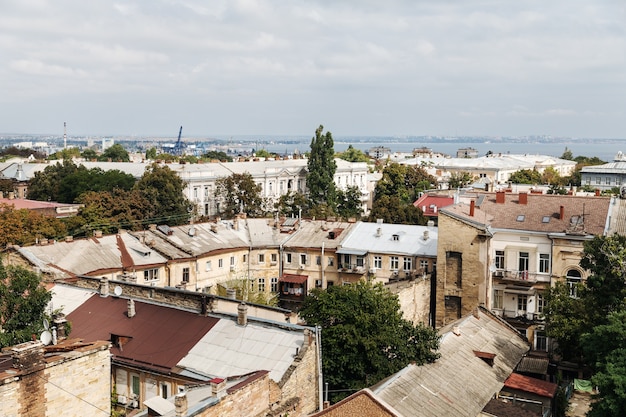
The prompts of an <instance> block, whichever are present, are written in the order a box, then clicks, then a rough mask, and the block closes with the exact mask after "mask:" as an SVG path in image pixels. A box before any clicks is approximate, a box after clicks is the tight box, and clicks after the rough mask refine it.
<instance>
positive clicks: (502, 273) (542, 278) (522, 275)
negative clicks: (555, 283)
mask: <svg viewBox="0 0 626 417" xmlns="http://www.w3.org/2000/svg"><path fill="white" fill-rule="evenodd" d="M492 277H493V278H494V279H502V280H506V281H515V282H530V283H535V282H550V274H546V273H538V272H530V271H515V270H509V269H506V270H505V269H501V270H497V271H495V272H493V275H492Z"/></svg>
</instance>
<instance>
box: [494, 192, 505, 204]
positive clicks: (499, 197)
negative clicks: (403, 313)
mask: <svg viewBox="0 0 626 417" xmlns="http://www.w3.org/2000/svg"><path fill="white" fill-rule="evenodd" d="M505 195H506V193H505V192H504V191H496V203H497V204H504V201H505V200H504V198H505Z"/></svg>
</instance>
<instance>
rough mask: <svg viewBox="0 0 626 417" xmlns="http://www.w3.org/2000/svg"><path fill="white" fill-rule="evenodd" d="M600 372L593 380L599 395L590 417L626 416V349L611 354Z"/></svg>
mask: <svg viewBox="0 0 626 417" xmlns="http://www.w3.org/2000/svg"><path fill="white" fill-rule="evenodd" d="M605 362H606V363H605V365H604V367H603V368H602V370H601V371H600V372H598V373H597V374H595V375H594V376H593V377H592V378H591V382H592V383H593V384H595V385H596V386H597V387H598V391H599V394H598V395H597V396H596V398H595V401H593V402H592V403H591V410H590V411H589V412H588V413H587V416H589V417H620V416H624V415H626V390H625V388H624V387H626V347H622V348H619V349H616V350H614V351H612V352H610V353H609V354H608V355H607V357H606V359H605Z"/></svg>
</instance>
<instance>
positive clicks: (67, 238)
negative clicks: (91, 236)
mask: <svg viewBox="0 0 626 417" xmlns="http://www.w3.org/2000/svg"><path fill="white" fill-rule="evenodd" d="M65 241H66V242H68V243H69V242H73V241H74V236H65Z"/></svg>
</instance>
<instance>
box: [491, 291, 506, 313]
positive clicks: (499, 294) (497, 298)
mask: <svg viewBox="0 0 626 417" xmlns="http://www.w3.org/2000/svg"><path fill="white" fill-rule="evenodd" d="M503 299H504V291H502V290H493V308H499V309H502V308H503V307H502V306H503V303H502V301H503Z"/></svg>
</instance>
